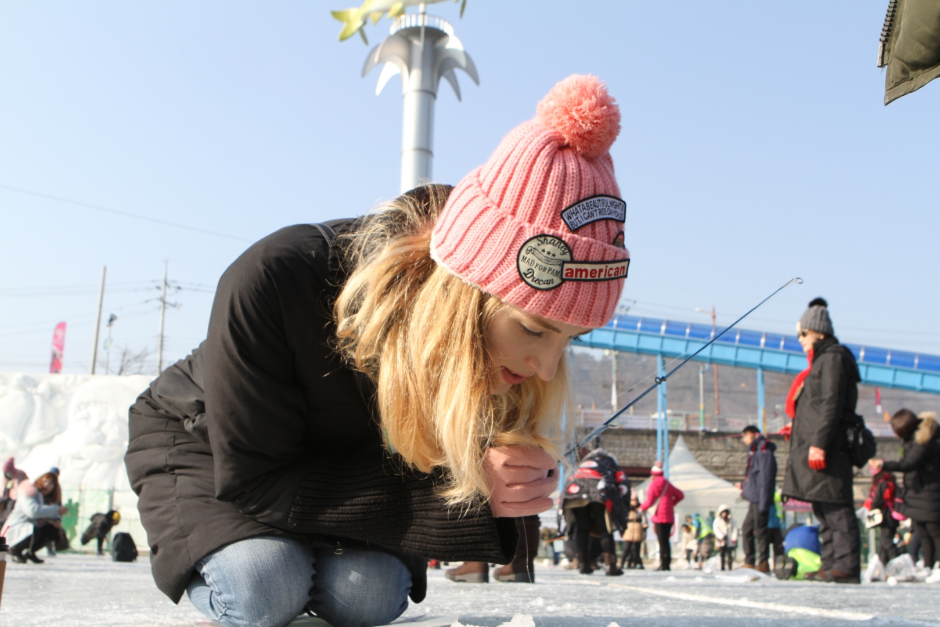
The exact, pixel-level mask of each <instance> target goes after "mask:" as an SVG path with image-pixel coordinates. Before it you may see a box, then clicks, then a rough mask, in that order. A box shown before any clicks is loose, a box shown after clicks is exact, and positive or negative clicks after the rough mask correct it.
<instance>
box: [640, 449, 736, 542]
mask: <svg viewBox="0 0 940 627" xmlns="http://www.w3.org/2000/svg"><path fill="white" fill-rule="evenodd" d="M669 481H670V482H671V483H672V484H673V485H674V486H676V487H677V488H679V489H680V490H682V492H683V494H684V495H685V498H684V499H682V502H681V503H679V504H678V505H676V523H677V525H676V526H677V527H679V526H681V524H682V521H683V520H684V519H685V516H686V514H695V513H698V514H701V515H702V517H703V518H705V517H707V516H708V513H709V512H717V511H718V506H719V505H727V506H728V507H729V508H731V513H732V516H733V517H734V520H735V522H737V524H738V526H739V527H740V526H741V523H743V522H744V516H745V515H746V514H747V501H745V500H743V499H742V498H741V491H740V490H738V489H737V488H735V487H734V484H732V483H731V482H729V481H725V480H724V479H722V478H721V477H719V476H718V475H716V474H714V473H713V472H710V471H709V470H708V469H706V468H705V467H704V466H702V465H701V464H700V463H698V461H697V460H696V459H695V456H694V455H693V454H692V451H690V450H689V447H688V446H687V445H686V443H685V440H684V439H683V438H682V436H681V435H680V436H679V438H678V439H677V440H676V443H675V445H674V446H673V447H672V452H670V453H669ZM649 483H650V480H649V479H647V480H646V481H644V482H643V483H642V484H640V485H639V486H637V488H636V489H637V492H638V494H639V495H640V502H641V503H642V502H643V498H644V497H645V496H646V490H647V489H648V488H649ZM650 514H652V512H650ZM673 530H674V531H676V529H675V528H673Z"/></svg>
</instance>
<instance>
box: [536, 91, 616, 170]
mask: <svg viewBox="0 0 940 627" xmlns="http://www.w3.org/2000/svg"><path fill="white" fill-rule="evenodd" d="M536 118H537V119H538V120H539V121H540V122H541V123H542V124H544V125H545V126H546V127H548V128H550V129H552V130H554V131H557V132H558V133H560V134H561V136H562V137H564V139H565V143H566V144H567V145H568V146H571V147H572V148H574V149H575V150H577V151H578V152H580V153H581V154H582V155H584V156H585V157H588V158H592V159H595V158H597V157H600V156H603V155H605V154H607V153H608V152H610V147H611V146H613V144H614V140H616V139H617V135H619V134H620V107H618V106H617V103H616V101H614V98H613V96H611V95H610V94H609V93H608V92H607V87H606V86H605V85H604V83H603V82H601V80H600V79H599V78H597V77H596V76H583V75H579V74H576V75H574V76H569V77H568V78H566V79H565V80H563V81H561V82H560V83H558V84H557V85H555V86H554V87H553V88H552V90H551V91H550V92H548V95H546V96H545V97H544V98H543V99H542V101H541V102H539V104H538V107H537V109H536Z"/></svg>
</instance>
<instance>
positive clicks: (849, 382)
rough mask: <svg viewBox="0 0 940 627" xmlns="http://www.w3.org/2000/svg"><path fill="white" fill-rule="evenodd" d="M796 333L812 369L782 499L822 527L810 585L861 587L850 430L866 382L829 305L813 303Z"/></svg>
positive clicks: (800, 402) (800, 399) (799, 402)
mask: <svg viewBox="0 0 940 627" xmlns="http://www.w3.org/2000/svg"><path fill="white" fill-rule="evenodd" d="M797 328H798V332H799V340H800V344H801V345H802V346H803V350H804V351H806V353H808V354H809V356H810V362H811V364H812V366H811V368H810V372H809V375H808V376H807V377H806V379H805V380H804V382H803V386H802V388H801V389H800V391H799V392H798V393H797V396H796V415H795V417H794V419H793V429H792V435H791V440H790V455H789V457H788V458H787V470H786V476H785V478H784V482H783V496H784V497H785V498H794V499H799V500H801V501H807V502H809V503H812V505H813V514H814V516H815V517H816V519H817V520H818V521H819V539H820V543H821V548H822V554H821V557H822V566H821V568H820V570H819V571H816V572H813V573H809V574H807V575H806V576H805V579H807V580H810V581H814V580H815V581H835V582H838V583H859V581H860V579H859V577H860V575H861V537H860V534H859V530H858V521H857V519H856V517H855V509H854V507H853V503H854V497H853V494H852V477H853V475H854V469H853V466H852V459H851V455H850V452H849V448H848V438H847V435H846V427H847V426H848V425H849V424H854V422H855V421H856V420H857V416H856V414H855V404H856V402H857V401H858V383H859V381H861V377H860V376H859V372H858V365H857V364H856V363H855V357H854V356H853V355H852V353H851V352H850V351H849V349H847V348H846V347H844V346H842V345H841V344H839V340H838V339H836V337H835V333H834V331H833V327H832V320H830V318H829V310H828V306H827V304H826V301H825V300H823V299H822V298H817V299H814V300H813V301H812V302H810V304H809V308H808V309H807V310H806V312H805V313H804V314H803V316H802V317H801V318H800V322H799V325H798V327H797Z"/></svg>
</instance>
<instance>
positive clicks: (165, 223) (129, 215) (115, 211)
mask: <svg viewBox="0 0 940 627" xmlns="http://www.w3.org/2000/svg"><path fill="white" fill-rule="evenodd" d="M0 188H2V189H6V190H9V191H11V192H17V193H19V194H26V195H28V196H35V197H37V198H45V199H47V200H55V201H56V202H61V203H66V204H69V205H74V206H76V207H84V208H86V209H95V210H96V211H104V212H105V213H112V214H114V215H119V216H123V217H125V218H134V219H136V220H144V221H146V222H153V223H155V224H162V225H163V226H172V227H174V228H177V229H184V230H186V231H193V232H195V233H202V234H204V235H213V236H215V237H224V238H225V239H230V240H234V241H236V242H250V241H251V240H248V239H245V238H243V237H236V236H234V235H228V234H226V233H218V232H216V231H210V230H208V229H201V228H199V227H195V226H188V225H186V224H179V223H177V222H170V221H168V220H160V219H157V218H151V217H148V216H142V215H139V214H136V213H131V212H129V211H121V210H119V209H110V208H108V207H102V206H100V205H92V204H89V203H87V202H80V201H78V200H70V199H68V198H62V197H60V196H53V195H51V194H43V193H41V192H34V191H30V190H28V189H21V188H19V187H13V186H11V185H4V184H3V183H0Z"/></svg>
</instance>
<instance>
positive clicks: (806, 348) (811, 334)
mask: <svg viewBox="0 0 940 627" xmlns="http://www.w3.org/2000/svg"><path fill="white" fill-rule="evenodd" d="M823 337H825V336H824V335H823V334H822V333H818V332H816V331H810V330H809V329H802V330H801V331H800V332H799V333H797V338H799V340H800V346H802V347H803V352H804V353H808V352H810V351H811V350H813V344H815V343H816V342H818V341H819V340H821V339H823Z"/></svg>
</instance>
